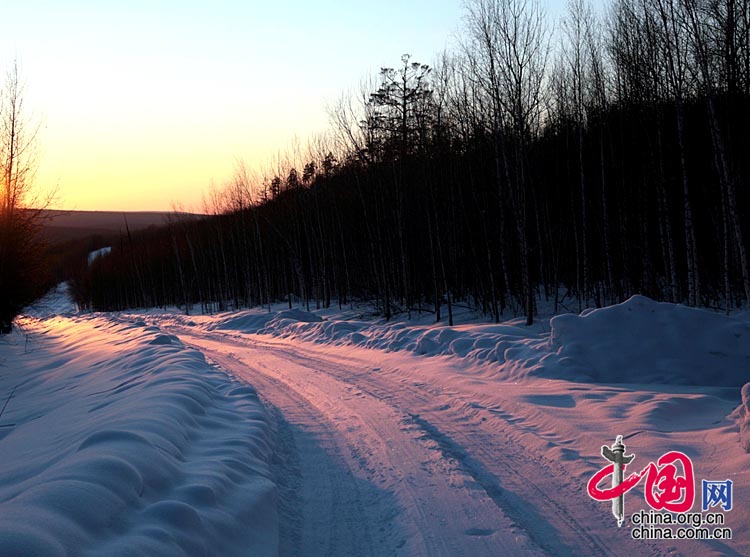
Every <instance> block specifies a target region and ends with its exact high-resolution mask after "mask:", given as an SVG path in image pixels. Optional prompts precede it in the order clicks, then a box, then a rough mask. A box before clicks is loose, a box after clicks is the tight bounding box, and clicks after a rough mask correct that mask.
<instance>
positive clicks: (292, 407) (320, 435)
mask: <svg viewBox="0 0 750 557" xmlns="http://www.w3.org/2000/svg"><path fill="white" fill-rule="evenodd" d="M195 347H196V348H198V349H200V350H201V351H202V352H203V353H204V354H205V355H206V357H207V358H208V359H209V360H211V361H213V362H214V363H216V364H218V365H220V366H221V367H222V368H223V369H224V370H225V371H227V372H229V373H231V374H232V375H234V376H236V377H240V378H243V379H245V380H252V384H253V386H254V387H255V388H256V389H257V390H258V394H259V396H260V397H261V399H263V400H264V402H265V403H266V404H267V405H269V406H270V408H271V414H272V416H273V418H274V421H275V424H274V425H275V427H276V433H277V439H278V442H279V446H278V447H277V452H276V455H275V459H274V465H275V467H276V470H275V472H276V474H275V475H276V483H277V485H278V486H279V495H280V499H281V500H280V509H279V511H280V518H281V525H280V538H281V539H280V543H279V546H280V551H281V555H289V556H293V555H320V556H324V555H326V556H327V555H350V554H357V555H362V556H363V557H367V556H374V555H380V554H381V552H380V550H379V547H387V546H389V545H393V544H392V542H391V541H390V540H389V539H388V537H389V536H390V535H392V532H388V531H387V529H382V530H378V531H377V532H372V531H371V530H372V528H371V526H373V525H376V524H379V523H381V522H382V518H381V516H380V515H385V516H387V515H388V513H389V510H388V508H387V506H386V505H385V502H384V501H381V500H379V499H380V497H379V495H378V494H377V493H376V490H374V489H373V488H372V487H370V486H366V485H363V484H362V482H358V481H357V479H356V478H355V477H354V475H353V473H352V471H351V469H350V468H349V467H348V465H347V464H346V459H345V458H343V456H342V454H341V447H340V446H339V445H338V443H337V440H336V438H335V435H333V433H332V427H333V426H332V425H331V424H330V423H329V421H328V420H327V419H326V417H325V416H324V415H323V414H321V413H320V412H318V411H317V410H316V409H315V408H314V407H313V406H311V405H310V404H309V403H308V402H307V401H306V400H305V399H304V397H301V396H299V395H298V394H297V393H296V392H295V391H293V390H291V389H288V388H287V387H286V386H285V385H284V384H283V383H282V382H280V381H278V380H275V379H273V378H271V377H269V376H267V375H265V374H262V373H259V372H257V371H256V370H254V369H253V368H252V367H250V366H248V364H247V362H245V361H242V360H241V359H239V358H238V357H236V356H235V355H231V354H225V353H222V352H219V351H216V350H208V349H206V348H205V346H195Z"/></svg>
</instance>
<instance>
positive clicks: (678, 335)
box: [207, 296, 750, 387]
mask: <svg viewBox="0 0 750 557" xmlns="http://www.w3.org/2000/svg"><path fill="white" fill-rule="evenodd" d="M207 326H208V328H209V329H212V328H218V329H224V330H236V331H241V332H244V333H253V334H264V335H272V336H276V337H282V338H294V339H298V340H305V341H310V342H316V343H324V344H348V345H355V346H362V347H365V348H374V349H379V350H385V351H389V352H390V351H408V352H414V353H417V354H423V355H426V356H454V357H458V358H462V359H466V360H468V361H472V362H479V363H482V362H484V363H490V364H499V365H500V367H499V368H497V370H498V373H501V374H505V375H511V376H514V377H519V378H520V377H524V376H527V375H541V376H546V377H554V378H561V379H569V380H575V381H594V382H603V383H657V384H680V385H712V386H731V387H735V386H737V387H739V386H740V385H742V384H743V383H745V382H747V381H748V379H750V323H748V322H745V321H741V320H739V319H735V318H732V317H727V316H726V315H722V314H718V313H712V312H710V311H706V310H700V309H695V308H689V307H685V306H681V305H676V304H668V303H657V302H654V301H652V300H650V299H648V298H645V297H643V296H633V297H632V298H630V299H629V300H627V301H626V302H623V303H622V304H618V305H615V306H610V307H607V308H602V309H596V310H588V311H585V312H583V313H582V314H581V315H574V314H565V315H558V316H556V317H553V318H552V319H551V320H550V322H549V330H550V331H551V332H550V333H544V332H542V331H543V330H544V328H545V327H544V326H542V327H538V326H537V328H535V329H530V328H528V327H525V326H524V325H523V324H522V322H521V321H519V320H513V321H508V322H506V323H502V324H498V325H461V326H456V327H448V326H445V325H441V324H429V325H428V324H409V323H407V322H403V321H402V322H395V323H383V322H372V321H364V320H358V319H337V318H336V317H335V316H329V317H328V318H327V319H322V318H321V317H320V316H318V315H316V314H313V313H309V312H305V311H302V310H299V309H295V310H286V311H282V312H278V313H267V312H263V313H261V312H259V311H257V310H248V311H243V312H239V313H236V314H231V315H228V316H223V317H220V318H218V320H215V319H214V320H211V321H210V322H209V324H208V325H207Z"/></svg>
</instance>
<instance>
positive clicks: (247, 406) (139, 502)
mask: <svg viewBox="0 0 750 557" xmlns="http://www.w3.org/2000/svg"><path fill="white" fill-rule="evenodd" d="M58 302H59V300H58ZM54 304H55V302H54V301H53V300H48V303H46V304H42V305H45V306H47V307H49V306H54ZM22 326H23V329H24V331H25V333H26V334H25V335H24V334H21V333H18V332H16V333H14V334H12V335H10V336H8V337H4V338H2V340H0V409H2V410H3V412H2V414H1V415H0V555H3V556H26V557H31V556H39V557H42V556H43V557H48V556H55V555H84V554H87V555H88V554H91V555H107V556H112V555H186V554H187V555H248V554H249V555H273V554H275V553H276V549H277V547H278V526H277V512H276V509H277V504H276V496H277V495H276V487H275V485H274V483H273V482H272V479H271V475H272V472H271V470H270V469H269V460H270V455H271V448H270V447H271V446H270V442H271V439H269V437H268V436H269V431H268V427H267V422H266V415H265V411H264V409H263V407H262V406H261V405H260V403H259V402H258V399H257V395H256V393H255V390H254V389H253V388H252V387H250V386H248V385H247V384H245V383H243V382H240V381H238V380H236V379H233V378H230V377H228V376H227V375H226V374H225V373H223V372H221V371H219V370H217V369H215V368H214V367H213V366H211V365H209V364H208V363H207V362H206V360H205V359H204V357H203V355H202V354H201V353H200V352H198V351H196V350H194V349H191V348H187V347H185V346H184V345H183V344H182V343H181V342H180V340H179V339H178V338H176V337H175V336H173V335H170V334H167V333H165V332H163V331H161V330H159V329H158V327H154V326H147V325H146V324H145V323H144V322H143V321H140V320H135V321H133V322H131V323H127V322H113V321H111V320H108V319H106V318H103V317H93V316H77V317H50V318H47V319H44V320H32V319H27V320H25V321H24V322H22Z"/></svg>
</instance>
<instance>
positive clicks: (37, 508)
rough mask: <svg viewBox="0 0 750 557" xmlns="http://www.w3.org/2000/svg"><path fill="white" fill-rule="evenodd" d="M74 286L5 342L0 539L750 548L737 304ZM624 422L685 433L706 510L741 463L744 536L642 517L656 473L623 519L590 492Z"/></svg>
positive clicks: (127, 544)
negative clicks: (495, 319) (86, 296)
mask: <svg viewBox="0 0 750 557" xmlns="http://www.w3.org/2000/svg"><path fill="white" fill-rule="evenodd" d="M63 294H64V289H61V290H59V291H58V292H57V293H56V294H54V295H53V296H52V298H53V300H51V301H48V302H46V303H43V304H40V305H39V307H45V308H48V312H47V314H45V312H44V311H43V310H37V312H36V313H35V315H36V317H35V318H31V317H29V318H27V319H26V320H25V321H24V322H23V323H22V325H23V328H24V330H25V331H27V332H29V333H31V336H30V337H29V338H30V339H31V341H30V342H29V343H28V344H27V343H26V340H25V338H24V337H23V336H22V335H21V334H19V333H14V334H13V335H11V336H10V337H8V339H7V340H5V341H3V342H5V344H2V345H0V360H1V361H2V363H3V367H0V397H1V398H0V408H2V404H4V403H5V400H6V399H7V397H8V395H10V394H12V397H11V398H10V399H8V405H7V408H6V409H5V411H4V412H3V413H2V415H1V416H0V455H3V460H0V554H2V555H6V554H13V552H14V551H15V552H20V553H22V554H25V555H55V554H66V553H76V554H78V553H83V554H88V555H124V554H158V555H184V554H187V555H203V554H216V555H229V556H231V555H245V554H251V555H276V554H281V555H300V554H302V555H355V554H356V555H376V556H379V555H394V554H399V555H451V556H452V555H472V556H480V555H549V554H555V555H571V556H572V555H619V554H633V555H748V554H750V533H749V532H747V531H746V530H747V529H746V528H745V526H746V525H747V524H748V522H749V521H750V506H749V505H748V502H749V501H748V499H747V493H748V489H750V454H748V452H747V451H748V449H749V448H750V441H748V439H750V383H749V382H748V381H750V333H749V331H750V316H748V315H736V316H732V317H728V316H726V315H721V314H718V313H714V312H710V311H706V310H698V309H695V308H687V307H683V306H678V305H673V304H661V303H656V302H653V301H651V300H648V299H646V298H643V297H640V296H636V297H633V298H631V299H630V300H627V301H626V302H624V303H622V304H619V305H616V306H612V307H607V308H601V309H597V310H591V311H586V312H584V313H583V314H581V315H572V314H571V315H561V316H556V317H552V318H551V319H540V320H539V322H538V323H537V324H536V325H535V326H534V327H531V328H528V327H525V326H524V325H523V324H522V321H519V320H509V321H507V322H505V323H500V324H486V323H481V322H479V321H478V320H476V319H473V320H469V319H466V317H467V315H466V314H459V316H458V317H459V319H462V323H463V324H461V325H457V326H454V327H449V326H447V325H445V324H443V323H440V324H434V323H429V320H430V316H429V315H425V316H423V317H421V318H417V319H412V320H408V319H406V318H404V317H401V318H399V319H398V320H397V321H395V322H391V323H386V322H384V321H382V320H379V319H377V318H374V317H367V316H365V315H364V314H363V312H362V311H360V310H359V309H344V310H337V309H335V308H329V309H322V310H315V311H304V310H303V309H301V308H297V307H295V308H293V309H291V310H289V309H287V308H284V307H283V306H277V307H275V308H274V311H271V312H269V311H268V310H267V309H265V310H263V309H255V310H246V311H241V312H231V313H223V314H218V315H213V316H205V315H191V316H187V315H181V314H180V313H179V312H177V311H176V310H173V311H166V312H165V311H162V310H149V311H140V312H129V313H121V314H99V315H89V314H76V313H75V312H73V311H72V308H71V307H69V306H68V307H66V306H65V304H63V303H61V302H60V300H59V298H60V297H62V295H63ZM55 310H57V311H58V313H61V315H49V313H53V314H54V313H55ZM45 315H46V316H45ZM742 385H745V386H744V387H742ZM14 388H15V389H16V390H15V392H14V391H13V389H14ZM6 393H7V394H6ZM259 397H262V402H261V399H260V398H259ZM616 435H623V438H624V441H625V444H626V445H627V452H628V454H630V453H634V454H636V461H635V462H636V466H637V468H638V469H640V468H641V467H642V466H644V465H645V464H646V463H648V462H651V461H656V460H657V459H658V458H659V457H660V456H661V455H663V454H664V453H666V452H667V451H670V450H678V451H682V452H684V453H685V454H687V455H688V456H689V457H690V458H691V459H692V461H693V463H694V467H695V471H696V477H695V481H696V485H697V496H698V499H697V502H696V506H697V509H696V507H695V506H694V508H693V510H700V480H701V479H707V480H725V479H731V480H732V481H733V482H734V498H735V502H734V508H733V509H732V510H731V511H728V512H726V513H725V516H726V526H728V527H730V528H732V529H733V534H734V539H732V540H729V541H723V540H722V541H720V540H712V541H706V540H703V541H701V540H653V541H643V540H634V539H632V537H631V535H630V532H631V530H632V528H633V524H632V523H631V520H630V516H631V515H632V513H634V512H636V511H638V510H642V509H643V510H645V509H647V506H646V503H645V500H644V496H643V494H644V491H643V490H644V488H643V485H639V486H638V487H636V488H635V489H634V490H633V491H631V492H629V493H628V494H627V495H626V497H625V509H626V522H625V523H624V524H623V527H622V528H618V527H617V525H616V523H615V521H614V519H613V517H612V514H611V512H610V504H609V503H600V502H597V501H594V500H592V499H591V498H589V496H588V495H587V493H586V483H587V481H588V479H589V478H590V477H591V476H592V475H593V474H594V473H595V472H596V471H598V470H599V469H600V468H602V467H603V466H604V465H606V464H607V462H606V461H604V460H603V459H602V457H601V454H600V449H601V446H602V445H604V444H607V445H608V444H611V443H612V442H613V441H614V439H615V437H616ZM6 455H7V456H6Z"/></svg>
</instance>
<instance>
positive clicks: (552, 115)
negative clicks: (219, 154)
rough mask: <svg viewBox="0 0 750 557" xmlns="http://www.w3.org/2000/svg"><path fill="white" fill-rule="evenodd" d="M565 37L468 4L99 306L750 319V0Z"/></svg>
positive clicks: (96, 299) (514, 13) (81, 297)
mask: <svg viewBox="0 0 750 557" xmlns="http://www.w3.org/2000/svg"><path fill="white" fill-rule="evenodd" d="M556 23H557V25H556V26H555V27H554V31H553V27H552V26H551V25H550V22H549V21H548V19H547V18H546V16H545V15H544V13H543V10H542V8H541V6H540V5H539V4H538V3H537V2H535V1H533V0H469V1H468V2H467V4H466V13H465V18H464V28H463V32H462V35H461V37H460V46H459V47H457V48H455V49H453V50H452V51H446V52H444V53H442V54H441V55H440V56H439V57H438V59H437V61H436V62H435V63H434V64H432V65H431V66H428V65H426V64H423V63H420V62H417V61H415V60H413V59H412V57H410V56H409V55H404V56H403V57H402V58H401V60H400V63H399V64H396V65H394V67H392V68H383V69H382V70H381V72H380V73H379V74H378V76H377V77H376V78H375V79H374V80H370V81H369V82H367V83H365V84H364V85H363V86H362V87H361V90H360V91H358V92H357V93H349V94H345V95H343V96H342V97H341V98H340V99H339V100H338V102H336V103H334V104H333V105H332V106H331V107H330V109H329V112H330V115H331V126H330V130H329V133H328V134H327V135H325V136H323V137H317V138H314V139H311V140H310V142H309V144H308V146H307V148H306V149H304V150H301V149H298V150H297V151H296V152H294V153H291V154H290V156H289V159H288V160H287V161H286V162H284V163H283V164H279V165H278V167H277V168H274V171H273V172H270V173H268V175H266V176H258V177H255V176H253V175H251V173H250V172H249V171H247V169H246V168H245V167H244V166H242V165H240V166H239V167H238V168H237V172H236V175H235V178H234V179H233V180H232V181H231V183H229V184H227V186H226V187H225V188H224V189H223V190H220V191H214V192H213V194H212V195H211V196H210V199H209V202H208V204H207V206H208V209H209V212H210V213H212V215H211V216H209V217H206V218H201V219H189V220H177V219H176V220H175V222H172V223H169V224H168V225H167V226H165V227H163V228H162V229H159V230H151V231H146V232H142V233H137V234H136V233H133V234H131V233H129V232H128V233H126V234H124V235H122V236H121V237H120V238H118V239H117V241H116V242H115V245H114V246H113V248H114V249H113V252H112V254H111V255H110V256H108V257H105V258H101V259H100V260H97V261H95V262H94V263H93V264H92V265H91V266H81V267H80V269H79V271H78V272H77V274H76V275H77V276H76V277H75V279H74V280H73V284H74V291H75V292H76V296H77V298H78V301H79V303H80V304H82V305H84V306H89V307H92V308H94V309H99V310H119V309H124V308H129V307H142V306H166V305H175V304H176V305H180V306H182V307H185V308H186V310H187V309H189V308H190V307H191V306H192V305H194V304H197V305H200V307H201V309H202V311H215V310H221V309H227V308H230V307H233V308H237V307H247V306H252V305H267V304H270V303H271V302H274V301H279V300H287V301H288V303H289V304H290V305H291V304H292V303H302V304H304V305H305V306H306V307H310V306H312V307H316V308H317V307H327V306H329V305H330V304H332V303H338V304H342V305H343V304H347V303H349V302H350V301H352V300H368V301H372V302H373V304H374V306H375V307H376V308H377V311H378V312H379V313H380V314H381V315H383V316H384V317H385V318H386V319H389V318H390V317H391V316H392V315H393V314H394V313H399V312H413V311H431V312H434V314H435V316H436V319H441V318H442V317H445V316H447V318H448V321H449V322H452V319H453V308H454V305H456V304H464V305H466V304H468V305H471V306H472V307H475V308H478V309H480V310H482V311H483V312H485V313H486V314H487V315H490V316H492V318H494V320H495V321H499V320H500V319H501V317H502V316H503V315H506V314H507V313H511V314H520V315H525V316H526V319H527V322H528V323H529V324H530V323H531V322H532V321H533V319H534V316H535V314H536V312H537V305H538V303H539V301H540V300H544V301H545V303H549V304H550V305H551V306H552V308H553V310H554V311H559V310H561V309H568V310H570V309H574V310H581V309H582V308H584V307H589V306H597V307H599V306H602V305H606V304H610V303H615V302H619V301H622V300H623V299H625V298H626V297H628V296H630V295H632V294H635V293H641V294H645V295H648V296H650V297H652V298H655V299H658V300H666V301H671V302H679V303H685V304H689V305H693V306H707V307H715V308H720V309H722V310H726V311H729V310H730V309H732V308H735V307H739V306H742V305H748V304H749V303H750V261H749V260H748V253H747V245H746V244H747V237H748V233H749V232H750V230H748V218H747V217H748V187H747V186H748V178H749V177H750V169H749V168H748V164H749V163H748V160H747V153H748V152H750V145H749V144H748V143H749V141H748V133H747V129H748V124H750V103H749V102H748V101H750V0H614V1H612V2H610V3H609V5H608V6H607V8H606V10H605V11H604V13H598V12H595V11H594V10H593V9H592V8H591V7H590V5H588V4H587V3H586V1H585V0H571V2H570V3H569V6H568V10H567V13H566V15H565V16H564V18H563V20H562V21H561V22H556Z"/></svg>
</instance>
